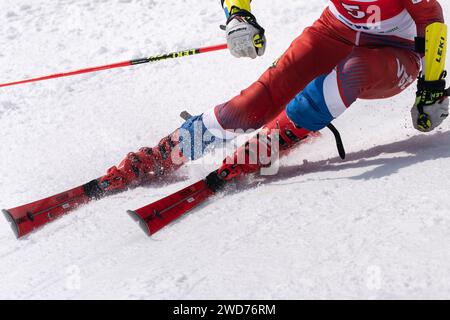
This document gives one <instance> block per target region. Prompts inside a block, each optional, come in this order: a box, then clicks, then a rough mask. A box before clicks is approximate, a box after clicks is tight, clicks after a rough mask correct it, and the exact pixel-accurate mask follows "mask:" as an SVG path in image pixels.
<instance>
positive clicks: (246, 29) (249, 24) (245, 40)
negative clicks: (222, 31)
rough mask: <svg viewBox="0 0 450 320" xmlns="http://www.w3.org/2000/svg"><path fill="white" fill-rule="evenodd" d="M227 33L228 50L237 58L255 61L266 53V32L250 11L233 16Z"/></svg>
mask: <svg viewBox="0 0 450 320" xmlns="http://www.w3.org/2000/svg"><path fill="white" fill-rule="evenodd" d="M226 33H227V43H228V48H229V49H230V51H231V54H232V55H233V56H235V57H237V58H243V57H250V58H252V59H255V58H256V57H258V56H262V55H263V54H264V52H265V51H266V37H265V35H264V33H265V31H264V29H263V28H262V27H261V26H260V25H259V24H258V23H257V22H256V18H255V16H254V15H252V14H251V13H250V12H248V11H245V10H240V11H238V12H236V13H234V14H232V15H231V16H230V18H229V19H228V22H227V26H226Z"/></svg>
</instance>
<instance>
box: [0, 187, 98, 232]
mask: <svg viewBox="0 0 450 320" xmlns="http://www.w3.org/2000/svg"><path fill="white" fill-rule="evenodd" d="M104 195H106V194H105V193H104V192H102V190H101V188H100V187H99V185H98V180H94V181H92V182H89V183H87V184H85V185H82V186H79V187H77V188H75V189H71V190H69V191H66V192H63V193H60V194H57V195H54V196H52V197H49V198H45V199H42V200H39V201H35V202H32V203H29V204H26V205H22V206H20V207H17V208H13V209H8V210H2V211H3V214H4V215H5V217H6V219H7V220H8V221H9V222H10V223H11V227H12V229H13V231H14V234H15V235H16V237H17V238H18V239H19V238H22V237H24V236H26V235H27V234H29V233H31V232H33V231H34V230H35V229H38V228H40V227H42V226H44V225H46V224H47V223H50V222H52V221H54V220H55V219H57V218H58V217H60V216H62V215H64V214H66V213H68V212H70V211H72V210H74V209H76V208H78V207H79V206H80V205H82V204H85V203H88V202H89V201H91V200H94V199H98V198H100V197H101V196H104Z"/></svg>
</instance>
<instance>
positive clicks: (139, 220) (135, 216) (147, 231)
mask: <svg viewBox="0 0 450 320" xmlns="http://www.w3.org/2000/svg"><path fill="white" fill-rule="evenodd" d="M127 213H128V215H129V216H130V217H131V219H133V220H134V221H136V222H137V223H138V224H139V227H140V228H141V229H142V230H143V231H144V232H145V234H146V235H148V236H149V237H150V236H151V235H152V234H151V233H150V229H149V228H148V225H147V223H146V222H145V221H144V220H143V219H142V218H141V217H140V216H139V215H138V214H137V212H136V211H133V210H128V211H127Z"/></svg>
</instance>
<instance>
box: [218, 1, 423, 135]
mask: <svg viewBox="0 0 450 320" xmlns="http://www.w3.org/2000/svg"><path fill="white" fill-rule="evenodd" d="M364 39H365V35H364V34H361V33H358V32H355V31H353V30H351V29H349V28H348V27H347V26H345V25H344V24H342V23H341V22H340V21H338V20H337V19H336V18H335V17H334V16H333V15H332V14H331V13H330V12H329V10H328V9H327V10H326V11H325V12H324V13H323V15H322V16H321V18H320V19H319V20H318V21H316V22H315V23H314V25H313V26H311V27H309V28H307V29H305V30H304V32H303V34H302V35H300V36H299V37H298V38H297V39H295V40H294V42H293V43H292V44H291V46H290V47H289V49H288V50H287V51H286V52H285V53H284V55H283V56H282V57H281V58H280V59H279V60H278V61H277V62H276V63H275V64H274V66H272V67H271V68H269V69H268V70H267V71H266V72H265V73H264V74H263V75H262V76H261V78H260V79H259V80H258V81H256V82H255V83H253V84H252V85H251V86H250V87H249V88H248V89H246V90H244V91H242V92H241V93H240V94H239V95H238V96H236V97H234V98H233V99H232V100H230V101H229V102H227V103H224V104H222V105H219V106H217V107H216V108H215V109H214V113H213V114H214V115H215V118H216V121H214V122H215V123H216V124H217V123H218V124H219V125H220V126H221V127H222V128H220V129H222V130H223V129H225V130H236V129H243V130H249V129H255V130H256V129H258V128H260V127H262V126H263V125H264V124H266V123H268V122H270V121H271V120H272V119H274V118H275V117H276V116H277V115H279V114H280V113H281V112H282V111H283V110H284V109H285V106H286V105H287V104H288V103H289V102H290V101H291V100H292V99H293V98H294V97H295V96H296V95H297V94H298V93H300V92H301V91H302V90H303V89H304V88H305V87H306V86H307V85H308V84H309V83H310V82H311V81H312V80H314V79H316V78H317V77H319V76H322V75H328V74H329V75H330V76H332V75H333V74H334V77H332V78H333V79H332V80H331V81H328V82H327V83H328V87H330V83H331V86H333V81H334V83H335V86H336V88H334V89H333V88H324V90H330V91H333V90H334V91H337V92H338V93H339V94H338V96H336V94H334V97H333V93H332V92H331V93H326V92H325V94H328V95H330V96H331V97H330V99H333V98H334V99H336V100H339V101H336V103H337V104H338V105H339V104H342V105H344V107H343V108H344V109H345V108H347V107H349V106H350V105H351V104H352V103H353V102H354V101H355V100H356V99H358V98H362V99H379V98H387V97H391V96H394V95H396V94H398V93H400V92H401V91H403V90H404V89H405V88H406V87H407V86H408V85H409V84H411V83H412V82H413V81H414V80H415V78H416V77H417V75H418V73H419V70H420V66H419V57H418V56H417V55H416V54H415V53H414V52H413V51H412V50H410V49H405V45H404V41H403V42H402V41H399V45H398V47H396V46H394V45H395V42H392V39H389V42H388V41H386V43H383V40H380V37H378V38H377V39H376V41H373V42H372V43H371V41H369V40H364ZM368 39H370V36H369V37H368ZM361 42H364V43H361ZM393 43H394V45H393ZM400 44H401V45H400ZM340 113H341V112H339V114H340ZM333 116H334V114H333Z"/></svg>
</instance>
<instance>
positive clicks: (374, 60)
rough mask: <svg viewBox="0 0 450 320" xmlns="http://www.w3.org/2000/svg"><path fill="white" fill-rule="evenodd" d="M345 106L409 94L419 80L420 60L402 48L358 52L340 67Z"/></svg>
mask: <svg viewBox="0 0 450 320" xmlns="http://www.w3.org/2000/svg"><path fill="white" fill-rule="evenodd" d="M336 70H337V79H338V83H339V87H340V88H339V89H340V90H339V91H340V92H341V96H342V100H343V101H344V103H345V105H346V106H347V107H348V106H350V105H351V104H352V103H353V102H354V101H355V100H356V99H358V98H360V99H382V98H389V97H392V96H395V95H397V94H399V93H400V92H402V91H403V90H405V89H406V88H407V87H408V86H409V85H410V84H412V83H413V82H414V80H415V79H416V78H417V76H418V74H419V71H420V66H419V57H418V56H417V55H416V54H415V53H414V52H412V51H409V50H405V49H399V48H390V47H386V48H377V49H369V48H355V50H354V51H353V52H352V54H351V55H350V56H349V57H348V58H346V59H344V60H343V61H342V62H341V63H340V64H339V65H338V67H337V69H336Z"/></svg>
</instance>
